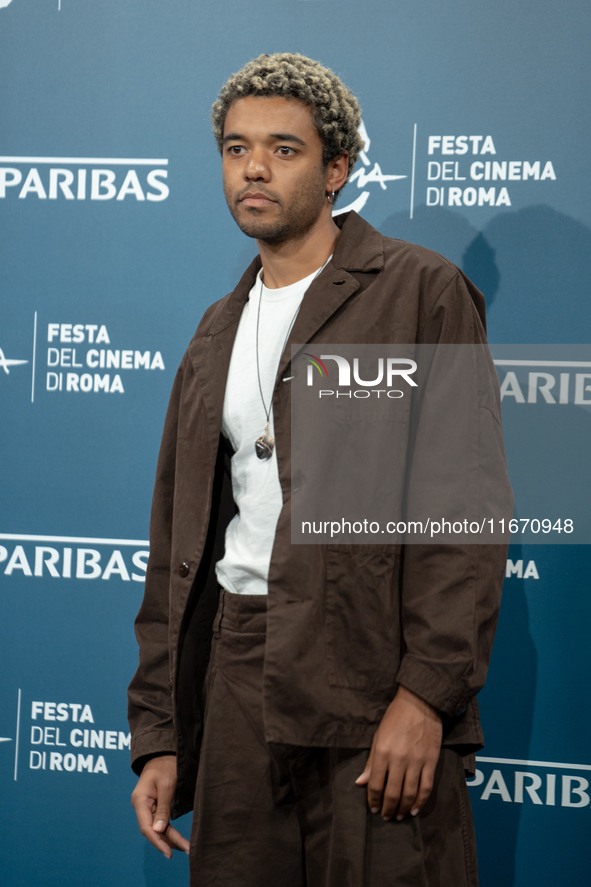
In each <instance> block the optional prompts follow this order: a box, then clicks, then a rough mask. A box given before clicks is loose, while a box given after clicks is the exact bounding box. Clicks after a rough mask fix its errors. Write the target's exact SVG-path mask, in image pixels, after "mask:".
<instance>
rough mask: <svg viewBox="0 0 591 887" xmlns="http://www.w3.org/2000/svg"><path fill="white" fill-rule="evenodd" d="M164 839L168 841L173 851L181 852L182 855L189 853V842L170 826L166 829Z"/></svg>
mask: <svg viewBox="0 0 591 887" xmlns="http://www.w3.org/2000/svg"><path fill="white" fill-rule="evenodd" d="M164 837H165V839H166V840H167V841H168V843H169V844H170V846H171V847H172V848H173V850H182V851H183V852H184V853H188V852H189V842H188V841H187V839H186V838H185V837H184V835H181V833H180V832H178V831H177V830H176V829H175V828H174V827H173V826H172V825H169V826H168V828H167V829H166V834H165V836H164Z"/></svg>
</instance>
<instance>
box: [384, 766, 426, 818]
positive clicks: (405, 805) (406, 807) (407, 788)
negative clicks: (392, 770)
mask: <svg viewBox="0 0 591 887" xmlns="http://www.w3.org/2000/svg"><path fill="white" fill-rule="evenodd" d="M420 776H421V771H420V769H419V768H418V767H409V768H408V769H407V770H406V772H405V774H404V781H403V783H402V790H401V792H400V797H399V799H398V805H397V807H394V809H393V810H392V814H391V815H394V814H395V815H396V819H397V820H398V822H401V821H402V820H403V819H405V818H406V817H407V816H408V814H409V813H410V810H411V808H413V809H414V806H415V803H416V799H417V794H418V791H419V780H420Z"/></svg>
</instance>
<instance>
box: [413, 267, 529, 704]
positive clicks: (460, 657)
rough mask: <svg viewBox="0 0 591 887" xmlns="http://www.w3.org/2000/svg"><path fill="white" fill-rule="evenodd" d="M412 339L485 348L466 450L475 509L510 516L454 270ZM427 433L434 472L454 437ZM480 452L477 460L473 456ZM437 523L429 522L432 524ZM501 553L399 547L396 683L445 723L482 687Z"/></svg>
mask: <svg viewBox="0 0 591 887" xmlns="http://www.w3.org/2000/svg"><path fill="white" fill-rule="evenodd" d="M419 340H420V342H424V343H429V344H452V343H453V344H458V345H462V344H476V345H477V346H478V348H482V349H483V350H482V351H480V352H479V354H480V355H481V357H482V360H480V361H479V363H480V369H481V371H480V372H479V378H478V380H477V381H474V384H473V386H472V389H471V390H473V391H474V392H475V394H474V398H473V399H474V403H473V405H471V413H470V416H471V418H470V430H471V433H473V434H474V437H475V439H476V440H477V441H478V443H477V445H476V446H475V447H473V448H472V452H476V453H477V456H476V457H475V464H476V461H477V460H478V459H479V460H480V461H479V463H478V470H479V472H480V473H479V480H478V483H479V495H480V497H481V503H483V504H482V510H483V511H484V512H486V507H487V505H486V503H487V502H488V501H489V497H490V496H491V495H492V496H493V497H495V498H496V500H497V502H500V503H502V506H503V508H504V509H505V511H504V512H503V513H506V510H507V509H511V508H512V503H513V496H512V491H511V487H510V484H509V480H508V477H507V472H506V461H505V452H504V447H503V438H502V426H501V413H500V394H499V386H498V379H497V375H496V370H495V368H494V364H493V363H492V358H491V357H490V353H489V351H488V346H487V345H486V334H485V328H484V299H483V297H482V295H481V293H480V292H479V291H478V290H477V289H476V288H475V287H474V286H473V284H471V283H470V281H468V280H467V278H465V277H464V276H463V275H462V274H461V272H458V273H457V274H455V276H454V277H453V278H452V279H451V280H450V281H449V282H448V283H447V284H446V286H445V287H444V289H443V291H442V292H441V293H440V295H439V296H438V297H437V298H436V299H435V301H434V303H433V304H432V306H430V307H428V308H427V309H426V311H425V315H424V317H423V324H422V328H421V329H420V332H419ZM482 369H483V371H482ZM472 406H473V409H472ZM439 419H441V412H440V413H439ZM420 421H421V420H420V419H419V426H420ZM452 421H453V420H452ZM444 422H445V420H444ZM427 429H428V434H427V440H428V443H429V447H430V450H431V456H430V459H431V464H435V465H436V462H435V461H434V460H436V459H437V458H438V455H439V453H440V452H441V451H440V450H438V449H437V448H440V447H441V446H442V444H441V437H442V436H446V434H447V432H448V431H449V437H450V439H451V440H452V441H453V440H454V439H455V440H459V437H458V436H457V435H458V434H459V432H458V431H457V429H454V428H448V429H445V428H441V425H440V426H439V429H436V428H435V426H429V425H427ZM434 429H435V430H434ZM454 434H455V435H456V437H455V438H454ZM484 450H485V451H486V454H487V455H486V458H485V459H483V458H482V455H481V454H482V452H483V451H484ZM440 462H441V463H442V471H445V470H446V468H449V465H446V464H445V459H444V458H442V459H441V460H440ZM434 470H437V467H436V468H435V469H434ZM438 517H439V515H436V514H432V515H431V518H432V519H436V518H438ZM497 538H498V537H497ZM507 549H508V544H506V543H505V542H501V543H499V542H494V543H488V544H483V543H475V544H463V543H462V544H453V543H451V544H438V543H431V544H424V543H418V544H406V545H405V546H404V549H403V554H402V579H401V583H402V588H401V616H402V630H403V640H404V649H405V652H404V655H403V658H402V662H401V665H400V668H399V671H398V675H397V681H398V682H399V683H400V684H402V685H403V686H405V687H406V688H407V689H409V690H411V691H412V692H414V693H415V694H416V695H417V696H419V697H421V698H422V699H424V700H425V701H426V702H428V703H429V704H430V705H432V706H433V707H434V708H435V709H437V710H438V711H440V712H441V713H443V714H445V715H447V716H449V717H454V716H457V715H459V714H460V713H461V712H462V711H463V710H464V709H465V708H466V706H467V705H468V703H469V701H470V699H471V698H472V697H473V696H474V695H475V694H476V693H477V692H478V691H479V690H480V689H481V688H482V686H483V685H484V682H485V679H486V673H487V669H488V663H489V660H490V655H491V651H492V644H493V639H494V634H495V629H496V623H497V619H498V614H499V608H500V603H501V590H502V585H503V578H504V572H505V564H506V558H507Z"/></svg>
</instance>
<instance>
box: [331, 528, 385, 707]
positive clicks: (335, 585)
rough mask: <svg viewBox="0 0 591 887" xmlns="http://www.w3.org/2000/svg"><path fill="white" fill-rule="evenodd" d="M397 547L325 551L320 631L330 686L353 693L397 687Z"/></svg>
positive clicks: (351, 546)
mask: <svg viewBox="0 0 591 887" xmlns="http://www.w3.org/2000/svg"><path fill="white" fill-rule="evenodd" d="M398 556H399V548H398V546H395V545H380V546H376V545H339V546H334V547H330V546H329V547H328V548H327V564H326V581H325V590H324V594H325V599H324V620H325V623H324V628H325V643H326V659H327V667H328V679H329V683H330V684H331V685H332V686H333V687H348V688H351V689H355V690H363V689H370V688H375V689H380V688H381V689H384V688H389V687H393V686H394V685H395V683H396V673H397V671H398V667H399V664H400V643H401V642H400V607H399V599H398V564H399V560H398Z"/></svg>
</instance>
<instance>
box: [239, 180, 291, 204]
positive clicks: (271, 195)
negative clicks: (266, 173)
mask: <svg viewBox="0 0 591 887" xmlns="http://www.w3.org/2000/svg"><path fill="white" fill-rule="evenodd" d="M249 194H262V195H263V196H264V197H268V198H269V200H274V201H275V202H276V203H278V204H279V205H281V198H280V197H279V195H278V194H275V192H274V191H269V190H268V189H267V188H261V187H260V185H257V186H255V187H253V186H252V185H247V186H246V188H243V190H242V191H239V192H238V194H237V195H236V198H235V201H236V203H240V201H241V200H243V199H244V198H245V197H248V195H249Z"/></svg>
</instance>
